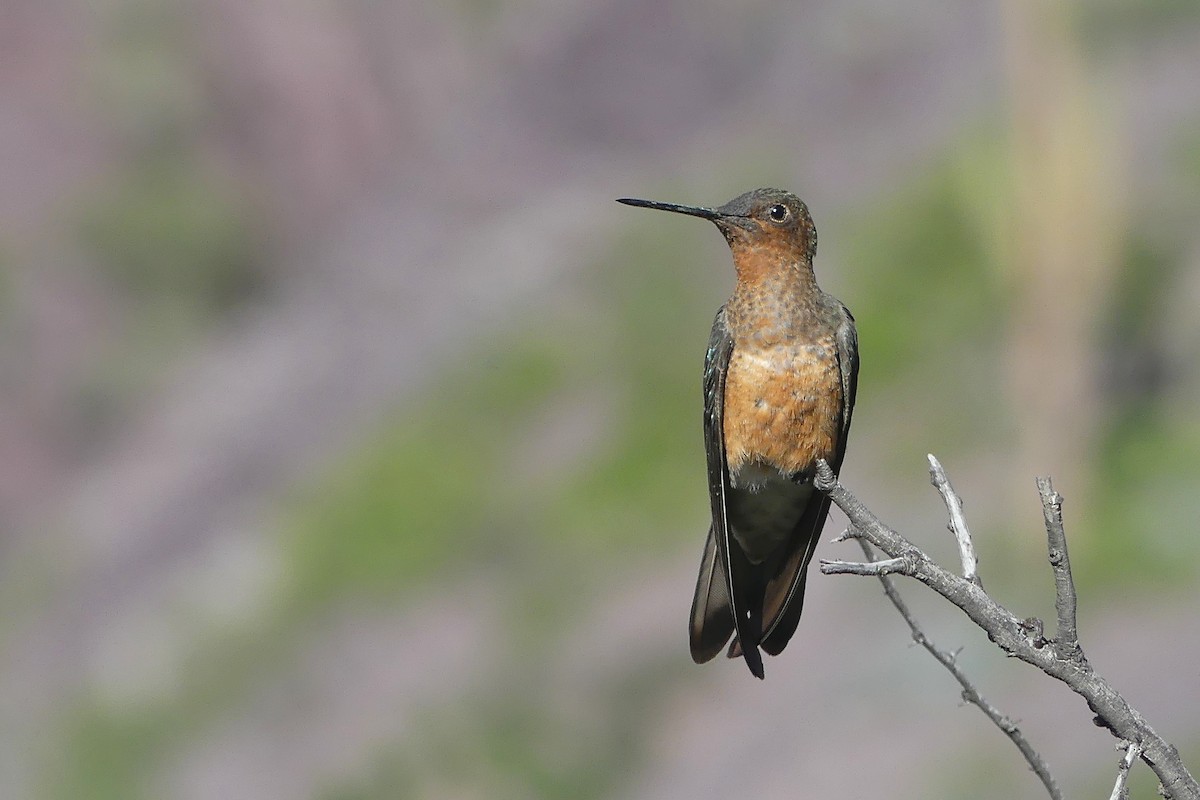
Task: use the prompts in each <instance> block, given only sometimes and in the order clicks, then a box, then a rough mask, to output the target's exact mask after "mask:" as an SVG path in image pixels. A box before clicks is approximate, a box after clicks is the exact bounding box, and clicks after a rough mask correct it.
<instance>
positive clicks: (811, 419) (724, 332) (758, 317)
mask: <svg viewBox="0 0 1200 800" xmlns="http://www.w3.org/2000/svg"><path fill="white" fill-rule="evenodd" d="M618 202H620V203H625V204H626V205H631V206H640V207H643V208H654V209H659V210H662V211H674V212H676V213H679V214H690V215H692V216H696V217H703V218H704V219H707V220H711V221H712V222H713V223H715V224H716V226H717V228H718V229H719V230H720V231H721V233H722V234H723V235H724V236H725V241H726V242H728V243H729V249H730V250H731V251H732V254H733V266H734V269H735V270H736V272H737V284H736V286H735V287H734V290H733V296H732V297H730V298H729V300H728V301H727V302H726V303H725V305H723V306H722V307H721V308H720V309H719V310H718V311H717V318H716V320H715V321H714V322H713V327H712V334H711V336H710V338H709V341H708V352H707V354H706V355H705V359H704V444H705V449H706V451H707V456H708V490H709V496H710V498H711V501H712V526H711V527H710V528H709V531H708V542H707V544H706V545H705V547H704V556H703V558H702V560H701V562H700V578H699V580H698V581H697V583H696V597H695V599H694V600H693V601H692V616H691V649H692V659H693V660H694V661H695V662H696V663H698V664H700V663H704V662H706V661H709V660H711V659H712V658H713V657H714V656H715V655H716V654H717V653H719V652H720V651H721V650H722V649H723V648H724V646H725V643H726V642H727V641H729V637H730V636H733V637H734V639H733V643H732V644H731V645H730V647H729V657H730V658H736V657H737V656H739V655H741V656H742V657H743V658H744V659H745V660H746V665H747V666H748V667H749V668H750V671H751V672H752V673H753V674H754V675H755V676H757V677H759V678H762V677H763V662H762V656H761V654H760V653H759V648H762V649H763V650H765V651H766V652H767V653H770V654H771V655H778V654H779V653H780V652H782V651H783V648H784V647H786V646H787V643H788V640H789V639H791V638H792V634H793V633H794V632H795V630H796V624H797V623H798V622H799V620H800V611H801V609H802V607H803V605H804V578H805V573H806V572H807V567H808V563H809V561H811V560H812V556H813V550H814V548H815V547H816V544H817V539H818V537H819V536H820V534H821V529H822V528H823V527H824V525H825V517H826V515H827V514H828V512H829V498H828V497H826V496H825V495H824V494H822V493H821V492H819V491H817V490H816V488H814V486H813V475H814V473H815V469H816V463H817V460H818V459H824V460H825V461H827V462H828V463H829V466H830V467H831V468H832V469H833V471H834V472H835V473H836V472H837V471H838V470H839V469H840V468H841V465H842V458H843V456H844V455H845V453H846V436H847V434H848V432H849V430H850V416H851V413H852V412H853V411H854V396H855V392H856V390H857V386H858V335H857V333H856V332H855V329H854V318H853V317H852V316H850V312H849V311H848V310H847V309H846V307H845V306H844V305H842V304H841V303H840V302H839V301H838V300H837V299H835V298H834V297H833V296H831V295H828V294H826V293H825V292H823V291H821V288H820V287H819V286H817V281H816V277H815V276H814V275H813V264H812V262H813V256H814V255H815V254H816V251H817V231H816V228H814V227H813V222H812V217H811V216H809V213H808V207H807V206H805V205H804V203H803V202H802V201H801V200H800V198H798V197H796V196H795V195H793V194H791V193H790V192H785V191H781V190H779V189H755V190H754V191H752V192H747V193H746V194H743V195H740V196H739V197H735V198H734V199H733V200H730V201H729V202H728V203H726V204H725V205H723V206H721V207H719V208H700V207H697V206H681V205H676V204H674V203H660V202H656V201H652V200H637V199H632V198H622V199H620V200H618Z"/></svg>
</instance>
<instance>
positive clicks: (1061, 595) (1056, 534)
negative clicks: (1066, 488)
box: [1037, 478, 1083, 660]
mask: <svg viewBox="0 0 1200 800" xmlns="http://www.w3.org/2000/svg"><path fill="white" fill-rule="evenodd" d="M1037 487H1038V494H1040V495H1041V496H1042V516H1043V517H1044V518H1045V520H1046V538H1047V540H1048V543H1049V551H1050V566H1051V568H1052V569H1053V570H1054V609H1055V611H1057V612H1058V628H1057V629H1056V630H1055V635H1054V647H1055V649H1056V650H1057V651H1058V657H1059V658H1064V659H1074V660H1083V650H1081V649H1080V647H1079V635H1078V633H1077V632H1076V628H1075V608H1076V603H1077V601H1076V597H1075V581H1074V579H1073V578H1072V577H1071V558H1070V556H1069V555H1068V554H1067V534H1066V531H1065V530H1064V529H1063V518H1062V495H1060V494H1059V493H1058V492H1056V491H1054V486H1053V484H1051V482H1050V479H1049V478H1038V479H1037Z"/></svg>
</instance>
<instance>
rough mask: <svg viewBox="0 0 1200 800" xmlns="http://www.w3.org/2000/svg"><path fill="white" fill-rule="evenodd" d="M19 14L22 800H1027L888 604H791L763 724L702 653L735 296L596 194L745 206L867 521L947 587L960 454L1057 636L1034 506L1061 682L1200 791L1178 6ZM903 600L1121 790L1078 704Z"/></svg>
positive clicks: (963, 479)
mask: <svg viewBox="0 0 1200 800" xmlns="http://www.w3.org/2000/svg"><path fill="white" fill-rule="evenodd" d="M0 20H2V24H0V54H2V55H0V174H3V175H4V180H3V181H0V332H2V334H3V336H2V337H0V475H2V479H0V531H2V532H3V539H2V540H0V548H3V558H2V559H0V600H2V601H3V602H2V603H0V609H2V610H0V709H2V710H0V714H2V715H3V716H2V719H3V721H4V724H2V725H0V785H2V786H4V787H5V790H4V795H5V797H13V798H23V797H31V798H42V797H45V798H84V797H86V798H123V799H124V798H166V797H170V798H197V799H199V798H210V797H211V798H218V797H219V798H230V797H254V798H268V797H270V798H275V797H279V798H283V797H305V798H321V799H322V800H368V799H369V798H397V797H400V798H409V797H412V798H530V797H539V798H541V797H545V798H556V797H571V798H610V797H638V798H660V797H661V798H677V797H714V798H715V797H727V796H731V795H735V794H739V793H740V794H745V795H754V796H763V797H775V796H811V797H826V796H828V797H833V796H837V797H864V798H865V797H878V796H881V795H887V796H892V797H900V798H929V797H947V798H952V797H963V796H971V797H979V798H992V797H995V798H1009V797H1029V796H1037V795H1038V793H1039V791H1040V789H1039V786H1038V784H1037V783H1036V781H1035V779H1034V778H1033V776H1032V775H1031V774H1029V773H1028V771H1027V770H1026V769H1025V768H1024V766H1023V764H1022V763H1021V762H1020V760H1019V758H1018V757H1017V754H1016V753H1015V751H1013V749H1012V748H1011V746H1010V745H1009V744H1008V743H1007V741H1005V740H1004V738H1003V737H1002V736H1001V735H1000V734H999V733H998V732H997V731H995V730H993V729H990V728H989V727H988V725H987V724H986V722H985V721H984V720H983V719H982V717H981V716H980V715H978V713H977V712H975V711H973V710H969V709H968V710H963V707H962V706H961V705H960V704H959V702H958V694H957V690H956V687H955V684H953V682H952V681H951V679H950V678H949V677H948V676H947V675H945V674H942V673H940V672H939V670H938V668H937V667H936V665H934V664H933V662H932V661H929V660H928V659H927V658H925V657H922V654H921V653H920V652H919V651H917V650H915V649H913V648H911V647H909V646H907V645H908V644H909V643H908V640H907V639H906V637H905V636H904V632H903V629H902V627H901V624H900V621H899V620H898V619H896V618H894V614H893V612H892V611H891V610H890V609H889V608H888V607H887V606H886V605H885V603H884V602H883V600H882V597H881V596H880V593H879V591H878V588H877V586H876V585H874V583H871V582H862V581H859V580H858V579H854V578H849V577H838V578H823V577H820V576H816V575H814V577H813V579H812V580H810V582H809V590H808V601H807V603H806V608H807V611H806V615H805V619H804V621H803V622H802V623H801V628H800V630H799V632H798V634H797V637H796V638H795V639H794V640H793V642H792V644H791V646H790V647H789V649H788V650H787V652H786V653H785V654H783V656H781V657H780V658H778V659H771V660H769V661H768V664H767V665H766V667H767V680H766V681H765V682H764V683H762V684H759V683H758V682H757V681H753V680H752V679H751V678H750V677H749V676H748V675H747V674H746V672H745V669H744V667H743V666H741V665H740V664H738V663H732V662H731V663H725V662H721V663H714V664H710V665H707V666H705V667H704V668H700V667H696V666H694V665H692V664H691V661H690V659H689V658H688V655H687V645H686V641H685V637H686V634H685V618H686V613H687V608H688V605H689V602H690V600H691V592H692V587H693V581H694V572H695V569H696V565H697V563H698V560H699V556H700V549H701V547H702V542H703V537H704V533H705V528H706V525H707V522H706V516H707V497H706V490H705V477H704V464H703V451H702V446H701V439H700V419H699V417H700V391H699V383H700V368H701V361H702V359H703V348H704V346H705V342H706V340H707V334H708V330H709V326H710V324H711V320H712V315H713V313H714V312H715V310H716V308H717V306H719V305H720V303H721V302H723V300H724V298H725V297H726V296H727V294H728V292H729V290H730V287H731V285H732V270H731V268H730V266H729V260H728V253H727V250H726V247H725V245H724V243H723V242H722V241H721V238H720V236H719V235H718V234H717V233H716V231H714V230H712V229H711V226H708V225H705V224H703V223H700V222H698V221H695V220H688V219H685V218H678V219H677V218H674V217H669V216H667V215H655V214H650V213H646V212H640V211H635V210H632V209H629V208H624V207H621V206H618V205H617V204H615V203H613V202H612V200H613V198H615V197H619V196H638V197H649V198H654V199H662V200H670V201H677V202H683V203H696V204H704V205H713V204H719V203H722V202H724V201H726V200H728V199H729V198H731V197H733V196H735V195H737V194H739V193H741V192H742V191H745V190H747V189H750V188H753V187H756V186H780V187H783V188H788V189H792V190H794V191H796V192H797V193H798V194H800V195H801V196H802V197H804V198H805V199H806V200H807V202H808V204H809V206H810V208H811V209H812V211H813V215H814V218H815V220H816V223H817V226H818V230H819V231H820V242H821V247H820V251H819V253H818V256H817V263H816V269H817V274H818V277H819V279H820V280H821V282H822V285H823V286H824V287H825V288H826V289H827V290H829V291H831V292H833V293H834V294H835V295H837V296H838V297H839V298H841V299H842V300H843V301H844V302H845V303H846V304H847V305H848V306H849V307H850V308H851V310H852V311H853V312H854V314H855V316H856V317H857V319H858V324H859V332H860V341H861V350H862V362H863V367H862V376H861V384H860V392H859V407H858V410H857V412H856V417H855V427H854V431H853V434H852V438H851V444H850V449H849V453H848V456H847V461H846V466H845V470H844V473H843V480H844V482H845V483H847V484H848V485H849V486H850V488H851V489H852V490H853V491H855V492H856V493H857V494H858V495H859V496H860V497H861V498H863V499H864V500H865V501H866V502H867V503H868V505H870V506H871V507H872V508H873V509H874V510H875V511H876V512H877V513H878V514H879V515H880V516H881V517H883V518H884V519H885V520H886V521H888V522H890V523H892V524H893V525H895V526H897V527H898V528H899V529H900V530H902V531H904V532H905V533H907V534H908V535H909V536H910V537H911V538H913V539H914V540H915V541H916V542H917V543H918V544H920V545H921V546H922V547H925V548H926V549H927V550H928V551H929V552H931V553H932V554H934V555H936V556H938V557H940V558H942V559H944V560H945V563H947V564H951V565H952V564H954V563H955V556H954V552H953V545H952V542H951V541H950V539H949V537H948V536H947V535H945V533H944V531H943V527H944V524H945V519H944V517H945V511H944V509H943V508H942V507H941V505H940V502H939V500H938V498H937V495H936V493H935V492H934V491H933V490H932V489H931V488H930V487H929V485H928V482H927V474H926V463H925V454H926V453H928V452H933V453H935V454H937V455H938V456H939V457H940V458H941V459H942V461H943V463H944V464H945V465H946V467H947V469H948V471H949V473H950V476H951V479H952V480H953V481H954V483H955V485H956V488H957V489H958V490H959V492H960V493H961V494H962V495H963V497H964V499H965V501H966V509H967V514H968V518H969V521H970V523H971V525H972V528H973V530H974V532H975V535H976V541H977V545H978V547H979V549H980V552H981V557H982V570H983V574H984V577H985V580H986V581H987V585H988V587H989V589H990V590H991V591H992V592H993V594H994V595H996V596H997V597H998V599H1000V600H1001V601H1002V602H1005V603H1006V604H1008V605H1009V606H1010V607H1011V608H1012V609H1013V610H1014V611H1015V612H1016V613H1018V614H1021V615H1042V616H1048V617H1052V616H1053V613H1052V591H1053V589H1052V584H1051V581H1050V573H1049V570H1048V567H1047V566H1046V563H1045V560H1044V555H1043V548H1044V540H1043V538H1042V533H1041V517H1040V508H1039V505H1038V502H1037V495H1036V491H1035V490H1034V486H1033V477H1034V476H1035V475H1042V474H1051V475H1053V476H1054V478H1055V482H1056V486H1057V488H1058V489H1059V490H1060V491H1061V492H1062V493H1063V494H1064V495H1065V496H1066V498H1067V504H1066V507H1065V511H1066V517H1067V525H1068V533H1069V535H1070V537H1071V538H1070V541H1071V546H1072V562H1073V564H1074V565H1075V566H1076V570H1077V577H1078V579H1079V584H1080V592H1081V594H1080V602H1081V611H1080V630H1081V635H1082V637H1083V644H1084V647H1085V648H1086V649H1087V651H1088V653H1089V655H1090V657H1091V658H1092V660H1093V663H1094V665H1095V666H1096V667H1097V669H1098V670H1099V671H1100V672H1101V673H1102V674H1104V675H1106V676H1107V677H1109V678H1110V680H1111V681H1112V682H1113V683H1114V684H1115V685H1116V687H1117V688H1118V689H1120V690H1122V691H1124V692H1125V693H1126V696H1127V697H1128V699H1129V700H1130V701H1131V702H1132V703H1134V704H1135V705H1136V706H1138V707H1139V709H1140V710H1142V711H1143V712H1144V713H1145V714H1146V715H1147V717H1148V718H1149V719H1150V721H1151V723H1152V724H1153V725H1155V727H1156V728H1157V729H1158V730H1159V731H1160V732H1161V733H1162V734H1164V735H1165V736H1166V737H1167V738H1168V739H1170V740H1171V741H1173V742H1174V743H1175V744H1177V745H1179V746H1180V748H1181V749H1182V750H1183V751H1184V752H1185V754H1187V755H1188V756H1189V758H1190V763H1191V766H1192V768H1193V770H1195V769H1196V768H1197V765H1198V764H1200V723H1198V722H1197V718H1196V715H1195V713H1194V708H1195V704H1194V702H1193V701H1192V698H1194V696H1195V691H1196V685H1195V682H1196V667H1195V665H1196V664H1197V663H1200V637H1197V636H1196V635H1195V624H1194V612H1193V609H1194V608H1195V606H1196V603H1197V602H1200V584H1198V583H1197V577H1198V576H1197V568H1196V566H1195V565H1196V563H1197V555H1200V537H1197V536H1195V535H1194V533H1195V532H1194V527H1195V520H1196V519H1197V518H1200V493H1197V492H1196V490H1195V487H1196V485H1197V482H1198V481H1200V415H1198V414H1197V413H1196V409H1197V408H1198V407H1200V315H1197V313H1196V309H1197V308H1198V307H1200V228H1198V227H1197V225H1196V219H1197V213H1198V212H1200V81H1197V80H1196V75H1200V48H1198V47H1197V46H1196V44H1197V42H1198V41H1200V6H1196V5H1195V4H1193V3H1181V2H1173V1H1172V0H1155V1H1154V2H1132V1H1131V0H1101V1H1100V2H1096V3H1088V4H1084V3H1060V4H1043V3H1036V2H1033V0H1002V1H1001V2H995V3H989V4H968V5H967V6H965V7H961V8H945V7H941V6H937V5H930V4H916V3H905V4H894V3H885V2H882V0H854V2H849V3H837V2H833V0H814V1H813V2H805V3H798V4H788V3H782V2H771V1H768V0H753V2H750V3H748V4H739V5H738V6H737V7H730V6H729V5H728V4H722V3H716V2H708V3H701V4H687V5H685V4H684V3H683V2H682V0H668V1H666V2H649V3H646V2H635V1H634V0H603V2H589V3H584V2H581V1H579V0H568V2H565V3H562V2H559V3H553V4H550V3H538V2H524V3H517V4H511V5H507V6H506V5H500V4H495V3H467V2H460V3H443V4H439V3H432V2H422V0H415V1H413V0H409V1H408V2H400V3H395V2H379V1H370V2H369V1H368V0H352V1H351V2H343V3H338V4H331V3H321V2H306V1H305V0H299V2H297V1H295V0H292V1H291V2H284V0H238V2H233V1H232V0H194V1H193V2H183V0H178V1H177V2H169V0H107V2H103V3H82V2H78V0H8V2H7V4H6V6H5V8H4V10H3V11H0ZM842 524H843V520H842V518H841V517H840V515H838V514H837V513H836V512H835V514H834V517H833V519H832V521H831V523H830V525H829V527H828V534H829V537H830V538H832V536H833V535H835V534H836V533H837V531H838V530H840V526H841V525H842ZM846 548H847V546H846V545H831V544H823V545H822V546H821V549H820V550H819V551H818V557H823V558H835V557H852V556H853V554H854V552H855V551H854V550H853V549H850V550H848V549H846ZM904 588H905V589H906V596H909V597H911V599H912V602H913V603H914V605H915V606H916V607H917V609H918V611H919V612H920V613H921V614H923V615H924V617H925V618H926V619H927V620H928V622H929V627H930V632H931V634H932V635H933V637H934V638H935V639H936V640H937V641H938V642H939V643H940V644H941V645H942V646H944V647H947V648H957V647H959V646H965V648H966V649H965V650H964V651H963V655H962V659H963V662H964V663H965V664H966V665H967V666H968V667H969V668H970V669H971V671H972V672H973V673H974V674H975V675H976V676H977V677H978V678H979V680H980V683H981V686H982V688H983V689H984V691H985V693H986V694H988V695H989V696H990V697H991V698H992V699H993V700H994V701H995V702H996V703H997V704H998V705H1000V706H1001V708H1002V710H1004V711H1005V712H1006V713H1008V714H1009V715H1011V716H1013V717H1015V718H1017V719H1019V720H1020V721H1021V723H1022V725H1023V727H1024V729H1025V730H1026V732H1027V734H1028V735H1029V737H1030V738H1031V740H1032V741H1033V743H1034V745H1035V746H1036V747H1039V748H1040V749H1041V750H1042V751H1043V752H1044V754H1045V755H1046V757H1047V759H1048V760H1049V762H1050V764H1051V767H1052V768H1053V769H1054V771H1055V772H1056V774H1057V775H1058V777H1059V779H1060V781H1061V782H1062V783H1063V784H1064V786H1065V788H1066V789H1067V793H1068V795H1071V796H1083V795H1084V794H1085V793H1086V794H1090V795H1097V794H1101V793H1103V792H1105V791H1107V790H1108V788H1109V787H1111V782H1112V780H1113V777H1114V776H1115V765H1116V763H1117V761H1118V757H1119V755H1120V754H1119V753H1116V751H1114V750H1113V749H1112V747H1111V740H1110V737H1108V736H1107V734H1105V733H1104V732H1102V731H1099V730H1098V729H1095V728H1093V727H1092V725H1091V722H1090V714H1089V713H1088V711H1087V709H1086V707H1085V706H1084V704H1083V703H1082V702H1080V701H1078V700H1077V699H1076V698H1074V696H1072V695H1070V694H1069V692H1067V691H1066V690H1065V689H1061V688H1060V687H1057V686H1054V685H1051V684H1050V683H1049V681H1048V679H1044V678H1042V677H1041V676H1040V675H1039V674H1037V673H1035V672H1033V671H1032V670H1031V669H1029V668H1027V667H1025V666H1023V665H1019V664H1015V663H1010V662H1007V661H1005V659H1003V658H1002V657H1000V656H999V655H997V654H994V653H992V652H991V650H990V649H989V647H990V645H989V644H988V643H987V642H986V640H985V639H984V637H982V636H981V635H979V634H978V632H976V631H974V630H972V629H971V628H970V627H969V626H968V625H966V624H964V622H963V620H961V619H960V618H959V617H958V616H957V615H956V614H954V613H952V612H951V611H949V610H947V609H944V608H942V607H941V606H940V605H938V604H937V603H935V602H933V601H932V600H930V599H928V598H925V597H924V596H923V595H922V593H921V592H919V591H916V589H915V587H913V586H905V587H904ZM864 764H866V765H871V766H870V768H864ZM1134 789H1135V794H1134V796H1137V797H1143V796H1144V797H1149V796H1153V781H1152V780H1151V777H1150V773H1149V771H1148V770H1146V769H1144V768H1138V769H1137V770H1136V771H1135V781H1134Z"/></svg>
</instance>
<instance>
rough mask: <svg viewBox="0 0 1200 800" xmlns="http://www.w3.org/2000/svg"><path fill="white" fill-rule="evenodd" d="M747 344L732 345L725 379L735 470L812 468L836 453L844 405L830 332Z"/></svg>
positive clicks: (726, 419) (727, 433) (788, 471)
mask: <svg viewBox="0 0 1200 800" xmlns="http://www.w3.org/2000/svg"><path fill="white" fill-rule="evenodd" d="M745 344H746V346H735V347H734V349H733V353H732V354H731V356H730V361H729V371H728V373H727V375H726V379H725V413H724V427H725V431H724V433H725V451H726V459H727V461H728V464H729V471H730V474H731V475H736V473H737V472H738V471H740V470H741V469H742V468H743V467H748V466H758V465H761V466H766V467H773V468H775V469H777V470H779V471H780V472H781V473H783V474H785V475H789V476H790V475H793V474H795V473H798V472H807V471H811V469H812V468H813V467H814V465H815V462H816V460H817V459H818V458H824V459H826V460H832V459H833V456H834V452H835V451H836V449H837V444H838V442H837V440H838V435H839V434H838V431H839V428H840V426H841V419H840V417H841V408H842V380H841V373H840V370H839V368H838V361H837V344H836V342H835V341H834V339H833V337H832V336H829V337H820V338H818V339H817V340H816V341H813V342H805V343H799V342H776V343H772V344H771V345H769V346H765V347H759V346H754V345H753V344H749V343H745ZM756 462H758V463H757V464H756ZM735 480H736V477H735Z"/></svg>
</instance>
